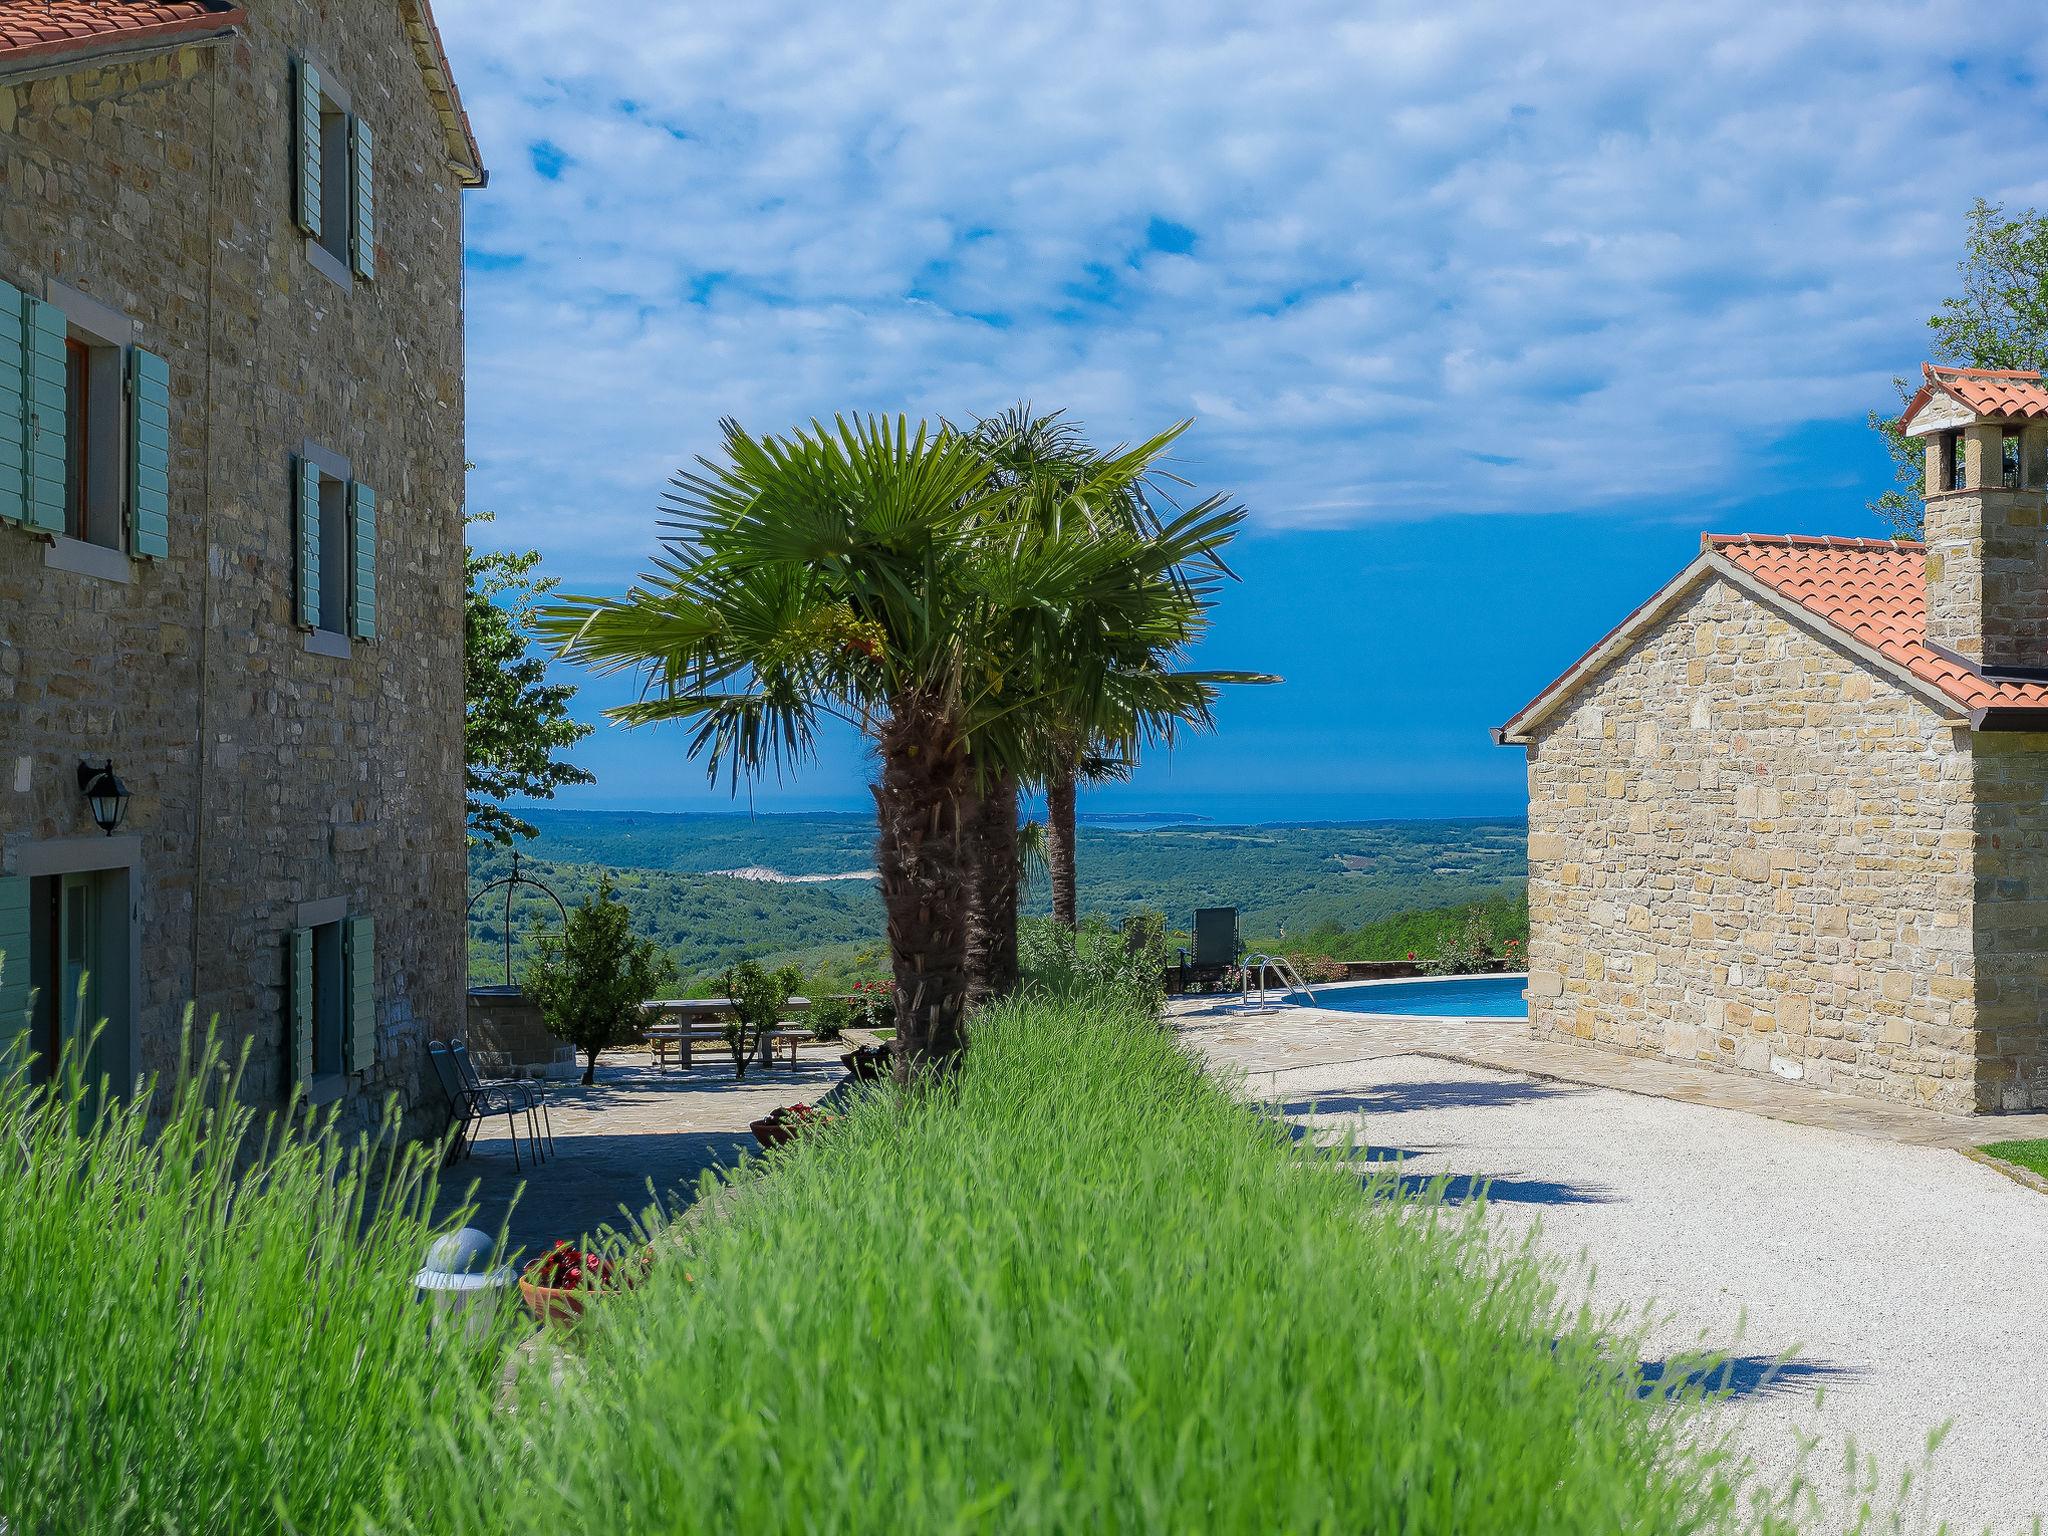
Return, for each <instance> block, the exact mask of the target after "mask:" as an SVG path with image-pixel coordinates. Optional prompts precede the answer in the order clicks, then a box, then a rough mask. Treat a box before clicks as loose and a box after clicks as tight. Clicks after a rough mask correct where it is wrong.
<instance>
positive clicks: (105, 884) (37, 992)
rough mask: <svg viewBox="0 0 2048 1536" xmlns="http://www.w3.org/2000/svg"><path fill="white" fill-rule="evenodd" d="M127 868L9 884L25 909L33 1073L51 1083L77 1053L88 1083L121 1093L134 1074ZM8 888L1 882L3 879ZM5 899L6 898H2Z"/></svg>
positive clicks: (35, 1078) (22, 880) (46, 877)
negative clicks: (21, 895)
mask: <svg viewBox="0 0 2048 1536" xmlns="http://www.w3.org/2000/svg"><path fill="white" fill-rule="evenodd" d="M128 876H129V871H128V870H127V869H125V868H122V869H88V870H83V871H78V872H73V873H61V874H49V875H38V876H33V877H29V878H25V879H17V880H16V881H14V882H11V883H12V884H14V885H16V886H18V887H20V888H22V889H23V890H24V891H25V893H26V898H27V905H28V986H29V990H30V996H31V1001H30V1012H29V1044H30V1048H31V1050H33V1052H34V1053H35V1061H34V1063H33V1065H32V1066H31V1067H30V1076H31V1077H32V1078H33V1079H34V1080H35V1081H37V1082H48V1081H50V1080H51V1079H52V1078H53V1077H54V1076H55V1075H56V1072H57V1070H58V1063H59V1061H60V1060H61V1059H62V1057H63V1054H64V1053H66V1052H69V1051H79V1052H83V1053H84V1054H83V1055H82V1056H81V1057H80V1059H79V1069H80V1071H81V1072H82V1073H83V1075H84V1077H85V1080H86V1081H87V1082H88V1083H93V1082H97V1081H98V1080H99V1079H100V1078H102V1077H105V1078H108V1079H110V1080H111V1081H112V1083H113V1084H114V1087H115V1091H116V1092H125V1091H126V1088H127V1086H128V1082H129V1075H130V1072H131V1061H132V1058H131V1046H132V1044H133V1020H132V1018H131V1015H130V1012H129V1006H128V1002H129V980H130V966H129V955H128V948H129V940H130V930H129V913H128ZM0 883H5V882H0ZM0 894H4V893H0Z"/></svg>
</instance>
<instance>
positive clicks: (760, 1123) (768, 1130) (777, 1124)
mask: <svg viewBox="0 0 2048 1536" xmlns="http://www.w3.org/2000/svg"><path fill="white" fill-rule="evenodd" d="M747 1129H748V1130H750V1131H752V1132H753V1133H754V1140H756V1141H758V1142H759V1143H761V1145H762V1146H764V1147H779V1146H781V1145H782V1144H783V1143H784V1142H785V1141H788V1140H789V1139H790V1138H791V1137H793V1136H794V1135H796V1127H795V1126H793V1125H785V1124H784V1123H783V1122H782V1121H780V1120H771V1119H761V1120H755V1121H753V1122H752V1123H750V1124H749V1125H748V1126H747Z"/></svg>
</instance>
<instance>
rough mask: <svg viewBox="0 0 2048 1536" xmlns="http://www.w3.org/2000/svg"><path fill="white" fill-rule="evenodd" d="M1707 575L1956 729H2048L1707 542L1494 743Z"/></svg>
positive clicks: (1525, 736) (1522, 742)
mask: <svg viewBox="0 0 2048 1536" xmlns="http://www.w3.org/2000/svg"><path fill="white" fill-rule="evenodd" d="M1709 537H1711V536H1709ZM1708 575H1716V576H1720V577H1723V578H1725V579H1726V580H1727V581H1728V582H1729V583H1730V584H1732V585H1733V586H1735V587H1738V588H1740V589H1741V590H1742V591H1743V592H1744V593H1746V594H1747V595H1749V596H1750V597H1752V598H1755V599H1756V600H1757V601H1758V602H1761V603H1763V604H1765V605H1766V606H1767V607H1769V608H1770V609H1772V610H1773V611H1774V612H1776V613H1780V614H1783V615H1784V616H1785V617H1786V618H1788V619H1791V620H1792V621H1793V622H1795V623H1797V624H1798V625H1800V627H1802V628H1803V629H1805V630H1807V631H1808V632H1809V633H1811V634H1813V635H1815V636H1817V637H1819V638H1820V639H1822V640H1824V641H1826V642H1827V643H1829V644H1832V645H1836V646H1839V647H1840V648H1842V649H1843V650H1846V651H1848V652H1849V653H1850V654H1851V655H1853V656H1855V657H1856V658H1857V659H1858V660H1860V661H1862V662H1864V663H1865V664H1866V665H1868V666H1870V667H1873V668H1875V669H1876V670H1878V671H1880V672H1882V673H1884V674H1885V675H1886V676H1887V677H1890V678H1891V679H1893V680H1894V681H1895V682H1897V683H1898V684H1899V686H1900V687H1902V688H1904V689H1906V690H1907V691H1908V692H1909V693H1911V694H1913V695H1914V696H1915V697H1916V698H1918V699H1920V700H1921V701H1922V702H1923V703H1925V704H1927V705H1928V706H1929V707H1930V708H1932V709H1934V710H1936V711H1938V712H1940V714H1941V716H1942V718H1943V719H1944V720H1946V721H1948V722H1949V723H1951V724H1953V725H1959V726H1960V725H1968V726H1969V727H1970V728H1971V729H1973V730H2043V729H2048V709H2041V710H2033V711H2029V710H2010V709H2008V710H1991V711H1985V710H1977V711H1971V710H1970V708H1969V706H1968V705H1967V704H1965V703H1964V702H1963V701H1962V700H1960V699H1958V698H1955V697H1954V696H1953V695H1951V694H1948V693H1946V692H1944V691H1943V690H1942V689H1941V688H1939V687H1938V686H1936V685H1935V684H1933V683H1930V682H1928V681H1927V680H1926V679H1925V678H1922V677H1917V676H1915V675H1914V673H1913V672H1912V670H1911V669H1910V668H1908V667H1906V666H1905V665H1903V664H1902V663H1900V662H1897V661H1894V660H1892V658H1891V657H1889V656H1887V655H1885V654H1884V653H1883V652H1882V651H1880V650H1877V649H1876V648H1875V647H1873V646H1870V645H1867V644H1865V643H1864V642H1863V641H1862V640H1859V639H1858V638H1857V637H1856V636H1855V635H1853V634H1851V633H1850V632H1849V631H1847V630H1845V629H1843V628H1842V627H1841V626H1840V625H1837V624H1830V623H1829V622H1828V621H1827V620H1826V619H1824V618H1822V617H1821V616H1820V615H1819V614H1817V613H1815V612H1813V611H1812V610H1811V609H1809V608H1807V607H1806V606H1805V605H1804V604H1802V603H1800V602H1798V601H1796V600H1795V599H1793V598H1789V597H1787V596H1785V594H1784V593H1782V592H1780V591H1778V590H1777V589H1776V588H1775V587H1773V586H1771V585H1770V584H1769V583H1768V582H1766V581H1763V580H1761V579H1759V578H1758V577H1756V576H1754V575H1752V574H1751V573H1750V572H1748V571H1746V570H1744V569H1743V568H1742V567H1741V566H1739V565H1737V564H1736V563H1735V562H1734V561H1732V560H1730V559H1728V558H1727V557H1726V556H1725V555H1723V554H1721V553H1720V552H1719V551H1718V550H1717V549H1715V548H1714V547H1713V546H1712V545H1711V544H1708V545H1707V547H1706V548H1704V549H1702V550H1701V552H1700V554H1699V556H1698V558H1696V559H1695V560H1693V561H1692V563H1691V564H1689V565H1687V566H1686V568H1685V569H1684V570H1682V571H1680V572H1679V573H1678V574H1677V575H1676V576H1674V577H1672V578H1671V580H1670V581H1668V582H1666V583H1665V584H1664V585H1663V586H1662V587H1660V588H1658V589H1657V591H1656V592H1654V593H1653V594H1651V596H1650V599H1649V600H1648V601H1647V602H1645V603H1643V604H1642V605H1641V606H1640V607H1638V608H1637V609H1636V610H1635V611H1634V612H1633V613H1631V614H1629V616H1628V617H1627V618H1625V619H1623V620H1622V621H1621V623H1619V624H1617V625H1616V626H1615V627H1614V628H1613V629H1611V630H1609V631H1608V632H1607V634H1606V636H1605V637H1603V638H1602V639H1601V640H1600V641H1599V643H1598V644H1596V645H1594V646H1593V648H1592V649H1591V650H1589V651H1587V652H1586V653H1585V654H1584V655H1583V656H1581V657H1580V658H1579V659H1578V660H1577V661H1576V662H1574V663H1573V664H1572V665H1571V666H1570V667H1569V668H1567V669H1566V670H1565V671H1564V672H1563V673H1562V674H1561V675H1560V676H1559V677H1558V678H1557V680H1556V681H1555V682H1553V683H1552V684H1551V685H1550V686H1549V687H1548V688H1546V689H1544V690H1543V691H1542V692H1541V693H1539V694H1537V695H1536V697H1535V698H1533V699H1531V700H1530V701H1529V702H1528V703H1527V704H1525V705H1524V706H1523V707H1522V708H1521V710H1520V711H1519V712H1517V713H1516V714H1515V715H1514V716H1513V717H1512V718H1511V719H1509V720H1508V722H1507V723H1506V724H1505V725H1502V726H1498V727H1496V728H1495V730H1494V732H1493V739H1494V743H1495V744H1496V745H1497V746H1503V747H1510V746H1526V745H1528V743H1529V742H1530V740H1531V739H1532V738H1531V735H1530V733H1531V732H1532V731H1533V730H1534V729H1535V728H1536V727H1537V726H1539V725H1541V724H1542V723H1543V721H1544V720H1546V719H1548V718H1549V717H1550V716H1551V715H1552V714H1553V713H1555V712H1556V711H1557V709H1558V708H1559V707H1560V706H1562V705H1563V704H1564V703H1565V702H1566V701H1567V700H1568V699H1570V698H1571V697H1572V695H1574V694H1575V693H1577V692H1578V691H1579V688H1580V687H1581V686H1582V685H1583V684H1584V683H1585V682H1587V681H1588V680H1589V679H1590V678H1592V677H1593V676H1594V675H1596V674H1597V673H1599V672H1601V671H1602V670H1604V669H1605V668H1606V666H1607V664H1608V662H1609V661H1610V660H1612V659H1613V657H1614V656H1615V655H1616V654H1618V653H1619V652H1620V651H1622V650H1624V649H1626V648H1627V647H1628V646H1630V645H1633V644H1634V643H1635V641H1636V639H1637V637H1639V636H1640V635H1641V634H1642V633H1643V632H1644V631H1645V630H1647V629H1649V628H1650V627H1651V626H1652V625H1653V624H1655V623H1657V622H1658V621H1659V620H1661V619H1662V618H1663V617H1664V615H1665V614H1666V613H1668V612H1669V611H1670V610H1671V608H1672V607H1673V606H1674V605H1675V604H1676V603H1677V601H1678V599H1679V598H1681V597H1683V596H1684V595H1685V594H1686V593H1687V592H1688V591H1690V590H1691V589H1692V588H1693V586H1695V585H1696V584H1697V583H1698V582H1699V581H1700V580H1702V579H1703V578H1704V577H1706V576H1708ZM1986 715H1993V716H1999V717H2001V719H2002V717H2004V716H2011V715H2029V716H2031V717H2032V719H2033V722H2034V723H2032V724H2029V725H2014V724H2008V723H1998V724H1993V725H1980V724H1979V723H1978V722H1979V719H1980V717H1983V716H1986Z"/></svg>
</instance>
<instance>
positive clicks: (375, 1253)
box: [0, 1051, 504, 1533]
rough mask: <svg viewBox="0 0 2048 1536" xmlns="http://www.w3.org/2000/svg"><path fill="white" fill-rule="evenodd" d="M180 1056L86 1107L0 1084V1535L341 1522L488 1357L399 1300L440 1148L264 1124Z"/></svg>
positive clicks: (414, 1258) (479, 1376)
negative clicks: (177, 1077) (432, 1328)
mask: <svg viewBox="0 0 2048 1536" xmlns="http://www.w3.org/2000/svg"><path fill="white" fill-rule="evenodd" d="M188 1068H189V1071H188V1073H187V1075H186V1076H185V1078H184V1080H183V1083H182V1085H181V1086H178V1087H176V1088H175V1089H171V1090H167V1091H164V1092H162V1093H160V1094H159V1095H158V1097H157V1099H156V1101H155V1103H154V1105H153V1106H152V1104H151V1102H150V1101H149V1100H148V1099H146V1098H145V1099H139V1100H137V1101H135V1102H133V1103H131V1104H128V1105H126V1106H122V1107H115V1108H110V1109H108V1110H106V1111H105V1112H104V1113H103V1114H101V1115H99V1116H98V1117H97V1118H94V1117H91V1116H88V1115H86V1114H85V1113H84V1110H83V1107H82V1106H83V1104H84V1102H85V1101H84V1099H83V1098H82V1097H81V1096H79V1095H78V1094H77V1092H76V1087H75V1085H73V1086H72V1087H71V1088H70V1089H69V1090H67V1091H64V1092H55V1093H53V1092H50V1091H46V1090H40V1089H32V1088H30V1087H28V1086H27V1085H26V1084H25V1083H24V1082H23V1079H22V1077H21V1075H20V1073H18V1072H17V1073H15V1074H14V1075H12V1076H9V1077H7V1078H6V1079H5V1080H4V1081H0V1146H4V1147H5V1148H6V1149H7V1151H6V1174H5V1177H0V1294H4V1295H5V1297H6V1301H7V1304H6V1306H5V1307H4V1308H0V1361H4V1362H5V1364H4V1367H0V1370H4V1375H5V1381H6V1389H5V1390H4V1391H0V1444H4V1445H5V1446H6V1447H7V1449H6V1451H5V1452H4V1453H0V1515H4V1516H5V1520H4V1522H0V1523H4V1525H5V1528H6V1529H8V1530H10V1531H21V1532H44V1531H50V1532H56V1531H92V1532H106V1533H119V1532H129V1531H137V1532H141V1531H147V1532H191V1533H198V1532H209V1533H211V1532H222V1533H237V1532H259V1531H260V1532H273V1531H283V1530H291V1531H303V1532H329V1531H346V1530H353V1529H354V1528H355V1527H356V1522H357V1516H356V1511H357V1509H358V1507H362V1508H375V1507H376V1506H377V1505H378V1504H380V1503H381V1502H382V1501H383V1499H384V1498H385V1496H386V1493H387V1487H388V1486H389V1485H391V1484H394V1483H395V1484H396V1485H399V1486H413V1485H414V1484H413V1479H414V1478H415V1477H416V1475H417V1471H418V1459H419V1454H420V1452H421V1450H422V1449H423V1447H424V1446H425V1444H426V1442H427V1440H428V1438H429V1435H430V1429H429V1426H430V1425H431V1424H433V1423H435V1422H438V1421H444V1420H447V1419H451V1418H454V1417H457V1416H458V1412H457V1407H456V1404H457V1403H458V1402H462V1401H475V1400H478V1399H479V1397H480V1395H481V1392H482V1391H483V1389H484V1385H485V1383H486V1382H487V1381H488V1380H489V1379H490V1373H491V1370H492V1369H493V1367H492V1361H493V1360H494V1359H496V1358H497V1357H498V1356H499V1355H500V1354H501V1353H502V1346H503V1342H504V1341H503V1339H502V1338H500V1339H498V1340H495V1341H491V1340H485V1341H480V1342H478V1343H476V1344H470V1343H465V1342H464V1341H463V1340H461V1339H460V1338H459V1337H456V1336H454V1334H453V1333H452V1332H451V1331H449V1330H442V1331H441V1332H440V1333H437V1334H435V1335H434V1336H432V1337H431V1338H430V1337H429V1335H428V1332H427V1329H426V1327H425V1318H424V1315H423V1313H422V1312H421V1310H420V1308H419V1307H418V1305H417V1304H416V1302H415V1300H414V1292H413V1289H412V1283H411V1281H412V1274H413V1272H414V1271H415V1270H416V1269H417V1268H418V1267H419V1262H420V1259H421V1256H422V1254H423V1253H424V1251H425V1248H426V1246H427V1243H428V1240H429V1224H428V1219H427V1218H428V1213H429V1212H430V1211H431V1210H432V1207H433V1196H434V1189H433V1177H432V1167H433V1155H432V1151H431V1149H427V1148H420V1147H414V1148H412V1149H411V1150H409V1151H407V1152H405V1153H403V1154H397V1153H391V1154H387V1155H384V1156H381V1157H377V1156H372V1155H371V1154H369V1153H367V1152H364V1151H362V1150H360V1149H358V1150H353V1151H351V1150H349V1149H346V1148H344V1147H343V1146H342V1145H341V1144H340V1142H339V1141H338V1139H337V1138H335V1137H334V1136H332V1135H331V1134H323V1133H321V1132H320V1131H319V1130H318V1129H317V1128H315V1129H313V1130H312V1131H311V1132H310V1133H300V1132H293V1131H290V1130H287V1129H284V1128H282V1127H279V1126H274V1125H267V1124H265V1123H261V1122H259V1121H258V1120H257V1119H256V1118H255V1116H254V1115H253V1113H252V1112H251V1111H250V1110H249V1109H247V1108H246V1107H243V1106H241V1105H240V1104H238V1103H237V1102H236V1099H235V1087H236V1085H235V1082H234V1080H233V1076H232V1074H230V1073H229V1072H227V1071H226V1070H225V1069H224V1067H223V1064H222V1062H221V1061H220V1058H219V1057H218V1055H217V1054H214V1053H211V1052H210V1051H209V1052H202V1053H200V1054H199V1055H198V1057H197V1058H196V1059H195V1060H194V1061H192V1062H190V1063H188ZM152 1107H154V1109H155V1110H156V1111H157V1114H158V1123H157V1124H156V1125H155V1126H154V1127H152V1126H151V1123H150V1121H151V1109H152ZM266 1143H267V1145H266ZM373 1189H380V1190H381V1191H382V1195H381V1198H375V1197H373V1196H372V1193H371V1191H372V1190H373Z"/></svg>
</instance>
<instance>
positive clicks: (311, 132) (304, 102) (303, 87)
mask: <svg viewBox="0 0 2048 1536" xmlns="http://www.w3.org/2000/svg"><path fill="white" fill-rule="evenodd" d="M297 74H298V80H297V87H298V98H299V103H298V105H299V110H298V133H297V138H298V151H299V153H298V171H299V174H298V178H297V183H296V187H295V190H296V193H297V195H296V196H295V197H294V198H293V199H292V211H293V212H294V213H295V214H297V216H298V222H299V228H301V229H303V230H304V231H305V232H306V233H307V234H309V235H311V236H312V237H313V238H314V239H316V240H317V239H319V238H320V71H319V70H317V69H315V68H314V67H313V66H312V65H310V64H308V63H307V62H306V61H305V60H304V59H300V60H299V61H298V71H297Z"/></svg>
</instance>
